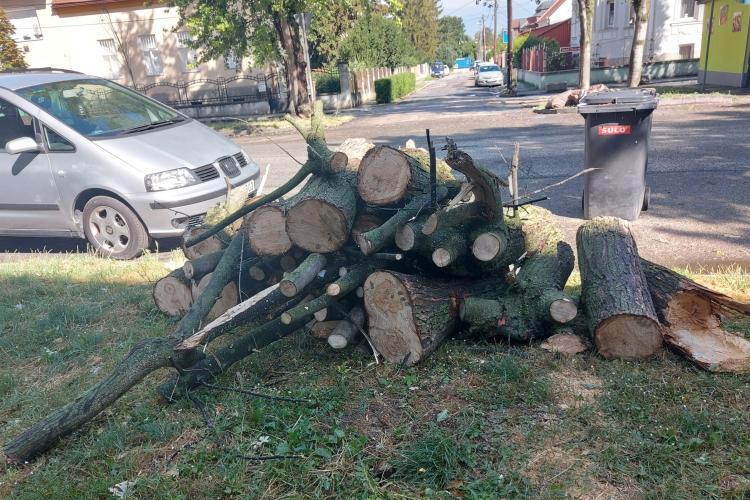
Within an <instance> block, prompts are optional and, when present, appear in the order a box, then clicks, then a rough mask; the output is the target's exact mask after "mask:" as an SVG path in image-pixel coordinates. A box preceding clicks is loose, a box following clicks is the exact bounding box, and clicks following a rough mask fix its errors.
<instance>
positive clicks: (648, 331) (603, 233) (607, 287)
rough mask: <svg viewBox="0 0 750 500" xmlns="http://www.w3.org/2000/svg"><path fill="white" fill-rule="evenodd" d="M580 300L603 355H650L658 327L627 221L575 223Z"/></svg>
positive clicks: (658, 334)
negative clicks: (579, 224) (576, 225)
mask: <svg viewBox="0 0 750 500" xmlns="http://www.w3.org/2000/svg"><path fill="white" fill-rule="evenodd" d="M576 242H577V244H578V266H579V268H580V270H581V301H582V303H583V308H584V311H585V312H586V317H587V318H588V320H589V328H590V330H591V334H592V336H593V338H594V344H595V345H596V349H597V350H598V351H599V353H600V354H601V355H602V356H604V357H605V358H607V359H615V358H624V359H639V358H646V357H649V356H651V355H653V354H654V353H655V352H656V351H657V350H659V347H661V343H662V333H661V328H660V327H659V321H658V319H657V316H656V311H655V309H654V304H653V301H652V299H651V294H650V293H649V288H648V284H647V283H646V277H645V276H644V274H643V270H642V269H641V262H640V258H639V257H638V248H637V246H636V243H635V240H634V239H633V236H632V234H631V232H630V226H629V225H628V223H627V222H625V221H623V220H621V219H617V218H615V217H597V218H596V219H593V220H590V221H588V222H587V223H585V224H584V225H582V226H581V227H579V228H578V233H577V235H576Z"/></svg>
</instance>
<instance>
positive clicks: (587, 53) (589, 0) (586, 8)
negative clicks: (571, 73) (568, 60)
mask: <svg viewBox="0 0 750 500" xmlns="http://www.w3.org/2000/svg"><path fill="white" fill-rule="evenodd" d="M576 1H577V2H578V19H579V22H580V23H581V39H580V46H581V52H580V54H581V55H580V63H579V69H578V88H579V89H588V88H589V87H590V86H591V32H592V31H593V27H594V0H576Z"/></svg>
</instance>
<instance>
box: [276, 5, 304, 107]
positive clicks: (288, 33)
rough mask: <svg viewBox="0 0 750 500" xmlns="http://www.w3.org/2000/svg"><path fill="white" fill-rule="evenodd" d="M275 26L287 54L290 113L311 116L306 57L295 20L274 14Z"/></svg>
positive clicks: (285, 60)
mask: <svg viewBox="0 0 750 500" xmlns="http://www.w3.org/2000/svg"><path fill="white" fill-rule="evenodd" d="M273 24H274V27H275V28H276V31H277V33H278V34H279V41H280V42H281V47H282V48H283V49H284V52H286V57H285V58H284V65H285V67H286V83H287V92H288V93H289V113H290V114H292V115H296V116H310V115H311V114H312V106H311V105H310V97H309V95H308V89H307V77H306V76H305V65H306V64H307V63H306V62H305V56H304V55H303V52H302V45H301V44H300V39H299V30H298V28H297V27H296V26H297V25H296V23H295V22H294V20H289V19H287V18H285V17H282V15H281V13H280V12H274V14H273Z"/></svg>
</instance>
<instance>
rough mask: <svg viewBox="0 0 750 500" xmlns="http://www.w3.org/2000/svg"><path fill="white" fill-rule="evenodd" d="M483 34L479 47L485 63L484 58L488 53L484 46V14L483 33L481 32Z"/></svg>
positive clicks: (480, 37)
mask: <svg viewBox="0 0 750 500" xmlns="http://www.w3.org/2000/svg"><path fill="white" fill-rule="evenodd" d="M481 33H482V34H481V35H480V36H479V40H480V45H479V46H480V47H481V48H482V61H484V56H485V54H486V53H487V50H486V49H485V47H484V45H485V39H484V38H485V37H484V14H482V31H481Z"/></svg>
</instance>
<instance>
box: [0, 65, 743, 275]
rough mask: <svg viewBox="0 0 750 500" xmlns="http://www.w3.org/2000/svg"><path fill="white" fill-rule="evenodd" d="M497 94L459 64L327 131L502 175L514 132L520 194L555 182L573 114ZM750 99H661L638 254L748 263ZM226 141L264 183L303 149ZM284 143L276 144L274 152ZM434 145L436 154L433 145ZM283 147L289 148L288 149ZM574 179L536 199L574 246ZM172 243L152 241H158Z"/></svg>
mask: <svg viewBox="0 0 750 500" xmlns="http://www.w3.org/2000/svg"><path fill="white" fill-rule="evenodd" d="M534 100H538V98H530V97H520V98H502V97H500V96H499V95H498V92H497V91H495V90H492V89H487V88H479V89H478V88H474V87H473V79H472V74H471V73H470V72H469V71H466V70H464V71H458V72H455V73H453V74H452V75H451V76H449V77H446V78H444V79H441V80H438V81H434V82H431V83H430V84H429V85H428V86H427V87H425V88H424V89H422V90H420V91H418V92H417V93H415V94H414V95H413V96H411V97H410V98H408V99H406V100H404V101H402V102H400V103H397V104H391V105H384V106H379V105H368V106H364V107H362V108H357V109H355V110H351V111H348V112H349V113H352V114H353V115H354V116H355V117H356V118H355V119H354V120H353V121H351V122H349V123H347V124H344V125H342V126H339V127H336V128H333V129H330V130H328V131H327V133H326V135H327V140H328V142H329V144H330V145H331V146H336V145H338V144H340V143H341V142H343V141H344V140H345V139H347V138H349V137H364V138H366V139H368V140H369V141H371V142H373V143H376V144H390V145H394V146H403V145H404V144H405V143H406V141H407V140H408V139H413V140H414V141H415V142H416V143H417V146H422V147H424V146H426V139H425V129H428V128H429V129H430V133H431V135H432V139H433V141H434V142H435V144H436V146H437V148H438V149H439V148H440V147H441V145H442V144H443V143H444V142H443V141H444V136H446V135H448V136H451V137H452V138H453V139H455V140H456V141H457V143H458V145H459V146H460V147H461V148H462V149H464V150H465V151H467V152H468V153H469V154H471V155H472V156H473V157H474V158H475V159H477V160H480V161H481V162H483V163H484V164H485V165H487V166H490V167H491V168H493V169H494V170H495V171H496V172H497V173H498V174H500V175H501V176H506V175H507V173H508V168H507V166H506V164H505V162H504V161H503V159H502V155H504V156H505V158H507V159H509V158H510V155H511V154H512V150H513V142H515V141H517V142H519V143H520V144H521V165H520V173H519V185H520V187H521V193H522V194H523V193H524V192H529V191H532V190H534V189H537V188H539V187H543V186H546V185H549V184H553V183H555V182H558V181H560V180H562V179H564V178H566V177H569V176H571V175H573V174H575V173H576V172H579V171H580V170H582V169H583V164H584V157H583V152H584V127H583V124H584V121H583V119H582V118H581V117H580V116H579V115H577V114H562V115H538V114H534V113H532V111H531V107H530V106H529V105H528V103H529V101H534ZM747 130H750V99H748V98H745V97H740V98H739V100H738V101H736V102H734V103H732V104H727V105H709V104H704V105H694V106H671V107H666V106H664V107H661V108H659V109H657V110H656V112H655V114H654V125H653V130H652V137H651V143H650V151H649V172H648V174H647V185H648V186H650V187H651V208H650V209H649V210H648V211H647V212H643V213H642V214H641V216H640V218H639V219H638V221H636V222H635V223H634V224H633V228H634V234H635V235H636V240H637V242H638V246H639V251H640V253H641V255H642V256H644V257H646V258H648V259H651V260H654V261H656V262H659V263H661V264H664V265H670V266H673V265H677V266H684V265H687V264H693V265H695V264H700V265H706V266H712V265H716V264H731V263H739V264H741V265H743V266H745V267H747V268H750V161H748V157H749V156H750V142H749V141H748V135H747ZM272 140H273V141H274V142H275V144H274V143H273V142H271V140H269V139H268V138H266V137H261V136H254V137H239V138H236V141H237V142H238V144H240V146H242V147H243V149H245V151H247V152H248V153H249V154H250V156H251V157H252V158H253V159H254V160H255V161H256V162H257V163H258V164H260V165H261V167H262V168H265V166H266V165H267V164H270V165H271V170H270V174H269V177H268V181H267V183H266V188H265V192H268V191H270V190H272V189H273V188H275V187H277V186H279V185H281V184H283V182H284V181H286V180H287V179H288V178H290V177H291V176H292V175H293V174H294V172H295V171H296V170H297V168H299V164H298V163H297V162H296V161H295V160H294V159H293V158H292V157H294V158H296V159H297V160H298V161H299V162H303V161H304V160H305V158H306V146H305V144H304V142H303V140H302V138H301V137H300V136H299V135H298V134H296V133H293V132H287V133H278V134H275V135H273V136H272ZM281 148H283V149H284V150H286V151H284V150H282V149H281ZM439 154H440V153H439ZM290 155H291V157H290ZM582 190H583V178H582V177H579V178H576V179H574V180H572V181H570V182H569V183H567V184H565V185H564V186H562V187H559V188H555V189H554V190H550V191H549V192H548V193H545V194H548V195H549V196H550V200H548V201H545V202H543V203H542V205H543V206H545V207H546V208H548V209H550V210H551V211H552V212H553V213H554V214H556V215H557V216H558V221H559V223H560V226H561V228H562V229H563V231H564V232H565V234H566V236H567V238H568V241H570V242H571V244H573V245H575V231H576V229H577V228H578V226H580V225H581V224H582V223H583V222H584V221H583V220H582V219H581V217H582V215H583V214H582V210H581V193H582ZM83 243H84V242H79V241H77V240H76V241H72V240H49V239H46V240H34V239H26V238H25V239H20V238H0V252H20V253H22V254H25V253H27V252H29V251H34V250H42V249H46V250H48V251H51V252H53V253H55V252H65V251H71V250H72V251H75V250H76V249H78V250H79V251H82V250H85V244H83ZM175 245H176V242H175V241H174V240H168V241H164V242H162V245H161V250H162V251H165V250H170V249H172V248H174V247H175Z"/></svg>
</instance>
